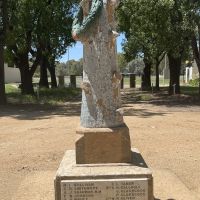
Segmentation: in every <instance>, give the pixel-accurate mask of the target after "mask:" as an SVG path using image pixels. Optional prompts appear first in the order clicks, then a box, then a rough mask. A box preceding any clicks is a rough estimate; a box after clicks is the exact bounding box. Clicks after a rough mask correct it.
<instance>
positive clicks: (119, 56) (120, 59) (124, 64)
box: [117, 53, 128, 72]
mask: <svg viewBox="0 0 200 200" xmlns="http://www.w3.org/2000/svg"><path fill="white" fill-rule="evenodd" d="M117 63H118V67H119V69H120V71H121V72H123V71H124V70H125V68H126V67H127V64H128V63H127V61H126V59H125V55H124V54H123V53H118V54H117Z"/></svg>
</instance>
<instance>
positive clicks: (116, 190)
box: [61, 178, 148, 200]
mask: <svg viewBox="0 0 200 200" xmlns="http://www.w3.org/2000/svg"><path fill="white" fill-rule="evenodd" d="M61 200H148V179H147V178H144V179H107V180H105V179H103V180H102V179H101V180H77V181H74V180H73V181H70V180H65V181H61Z"/></svg>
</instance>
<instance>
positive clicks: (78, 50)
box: [60, 34, 124, 62]
mask: <svg viewBox="0 0 200 200" xmlns="http://www.w3.org/2000/svg"><path fill="white" fill-rule="evenodd" d="M123 39H124V35H123V34H121V35H120V36H119V37H118V38H117V51H118V52H122V46H121V43H122V41H123ZM82 57H83V45H82V44H81V43H80V42H77V43H76V45H75V46H74V47H71V48H70V49H69V60H72V59H74V60H79V59H80V58H82ZM67 61H68V53H66V54H65V55H64V56H63V57H62V58H61V59H60V62H67Z"/></svg>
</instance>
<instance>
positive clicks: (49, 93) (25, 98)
mask: <svg viewBox="0 0 200 200" xmlns="http://www.w3.org/2000/svg"><path fill="white" fill-rule="evenodd" d="M6 93H7V97H8V103H20V104H21V103H22V104H24V103H25V104H38V103H39V104H51V105H52V104H53V105H55V104H62V103H64V102H66V101H71V100H74V99H79V97H80V94H81V89H75V88H56V89H45V88H42V89H40V90H39V99H38V97H37V95H36V96H32V95H22V94H21V92H20V89H19V88H17V87H16V86H13V85H10V84H7V85H6Z"/></svg>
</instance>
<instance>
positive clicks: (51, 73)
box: [47, 62, 58, 88]
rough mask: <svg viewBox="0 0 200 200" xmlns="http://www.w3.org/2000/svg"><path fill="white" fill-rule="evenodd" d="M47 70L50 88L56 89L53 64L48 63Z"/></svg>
mask: <svg viewBox="0 0 200 200" xmlns="http://www.w3.org/2000/svg"><path fill="white" fill-rule="evenodd" d="M47 67H48V70H49V73H50V76H51V88H57V87H58V85H57V79H56V70H55V64H54V63H49V62H48V65H47Z"/></svg>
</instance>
